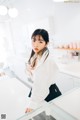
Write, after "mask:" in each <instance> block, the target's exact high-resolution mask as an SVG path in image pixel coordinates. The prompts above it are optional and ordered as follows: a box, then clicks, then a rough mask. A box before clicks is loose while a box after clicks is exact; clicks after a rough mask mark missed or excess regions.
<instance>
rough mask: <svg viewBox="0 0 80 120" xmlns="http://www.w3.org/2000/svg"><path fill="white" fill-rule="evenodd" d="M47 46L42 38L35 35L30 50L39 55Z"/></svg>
mask: <svg viewBox="0 0 80 120" xmlns="http://www.w3.org/2000/svg"><path fill="white" fill-rule="evenodd" d="M46 46H47V44H46V42H45V41H44V40H43V38H42V36H40V35H36V36H33V37H32V49H33V51H34V52H35V53H39V52H40V51H41V50H42V49H44V48H45V47H46Z"/></svg>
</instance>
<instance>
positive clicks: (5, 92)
mask: <svg viewBox="0 0 80 120" xmlns="http://www.w3.org/2000/svg"><path fill="white" fill-rule="evenodd" d="M28 94H29V88H28V87H26V86H25V85H24V84H23V83H21V82H20V81H19V80H18V79H16V78H9V77H8V76H4V77H0V116H1V115H2V114H3V115H4V114H5V115H6V119H5V120H16V119H17V118H19V117H20V116H21V115H23V114H24V113H25V109H26V107H27V104H28V103H29V100H28V97H27V96H28Z"/></svg>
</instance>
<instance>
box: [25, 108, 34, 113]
mask: <svg viewBox="0 0 80 120" xmlns="http://www.w3.org/2000/svg"><path fill="white" fill-rule="evenodd" d="M32 111H33V109H31V108H27V109H26V110H25V113H28V112H32Z"/></svg>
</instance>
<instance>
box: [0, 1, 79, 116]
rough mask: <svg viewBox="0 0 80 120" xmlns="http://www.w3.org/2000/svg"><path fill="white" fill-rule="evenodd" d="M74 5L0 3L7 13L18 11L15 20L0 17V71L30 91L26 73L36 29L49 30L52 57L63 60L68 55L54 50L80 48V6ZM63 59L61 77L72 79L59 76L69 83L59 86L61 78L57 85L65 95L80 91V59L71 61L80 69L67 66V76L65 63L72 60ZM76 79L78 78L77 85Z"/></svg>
mask: <svg viewBox="0 0 80 120" xmlns="http://www.w3.org/2000/svg"><path fill="white" fill-rule="evenodd" d="M75 1H76V0H75ZM75 1H74V0H73V2H60V1H59V2H54V1H53V0H0V5H4V6H6V7H7V9H9V8H16V9H17V10H18V15H17V16H16V17H11V16H9V14H8V13H7V14H6V15H0V71H1V72H2V71H4V72H5V73H6V75H9V76H10V78H12V77H16V78H18V79H19V80H20V81H22V82H23V83H24V84H26V85H27V86H28V87H30V85H31V83H29V82H28V81H27V75H26V72H25V69H26V62H27V59H28V57H29V55H30V52H31V34H32V32H33V31H34V30H35V29H36V28H44V29H46V30H48V32H49V34H50V45H49V48H50V51H51V52H52V53H53V56H52V57H54V56H55V57H57V58H60V57H61V56H60V55H62V54H66V52H65V51H62V52H61V51H56V50H54V48H55V47H57V46H59V45H61V44H64V45H65V44H70V43H78V44H80V2H79V1H76V2H75ZM55 54H56V55H55ZM63 57H64V58H63V60H62V58H61V59H60V60H61V61H60V62H62V63H64V64H61V63H60V65H59V66H60V67H61V68H60V70H61V71H62V73H67V74H69V76H67V75H66V74H64V75H63V74H62V73H60V76H61V79H62V80H63V79H64V78H67V79H68V81H66V80H65V81H62V82H61V83H60V82H59V78H60V77H59V76H58V78H57V83H58V84H59V86H60V87H62V88H61V90H62V92H63V93H65V92H67V91H68V90H70V89H72V88H74V86H78V87H80V80H79V79H80V72H79V71H80V63H79V60H80V59H79V60H77V59H74V60H72V59H71V60H72V61H73V64H74V62H75V66H77V67H75V66H73V64H71V67H68V66H69V65H68V64H67V66H66V70H65V72H63V71H64V70H63V68H64V65H65V63H68V60H70V59H66V55H65V56H64V55H63ZM55 60H56V59H55ZM66 60H67V62H66ZM56 61H58V60H56ZM72 61H71V62H72ZM61 65H62V66H61ZM74 68H76V69H77V70H76V69H74ZM70 75H72V76H70ZM3 77H4V76H3ZM75 77H78V78H77V82H76V78H75ZM10 78H9V79H10ZM4 79H5V78H4ZM67 83H69V86H68V88H66V87H65V86H66V84H67ZM22 97H23V96H22ZM22 113H23V112H22ZM0 114H1V113H0ZM18 117H19V116H18Z"/></svg>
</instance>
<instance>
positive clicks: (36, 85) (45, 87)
mask: <svg viewBox="0 0 80 120" xmlns="http://www.w3.org/2000/svg"><path fill="white" fill-rule="evenodd" d="M31 40H32V52H31V56H30V58H29V60H28V65H27V72H28V74H29V76H30V77H31V79H32V81H33V85H32V89H31V91H30V94H29V97H30V98H31V99H30V105H29V106H28V108H26V111H25V112H31V111H32V110H33V109H36V108H37V107H38V105H39V104H40V103H41V102H43V101H44V100H45V101H47V102H49V101H50V100H52V99H54V98H56V97H58V96H60V95H61V92H60V91H59V89H58V87H57V86H56V84H55V82H54V81H55V77H56V75H57V73H58V68H57V66H56V64H55V62H54V60H53V58H52V57H51V56H50V52H49V49H48V47H47V46H48V43H49V34H48V32H47V31H46V30H44V29H36V30H35V31H34V32H33V34H32V37H31Z"/></svg>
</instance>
